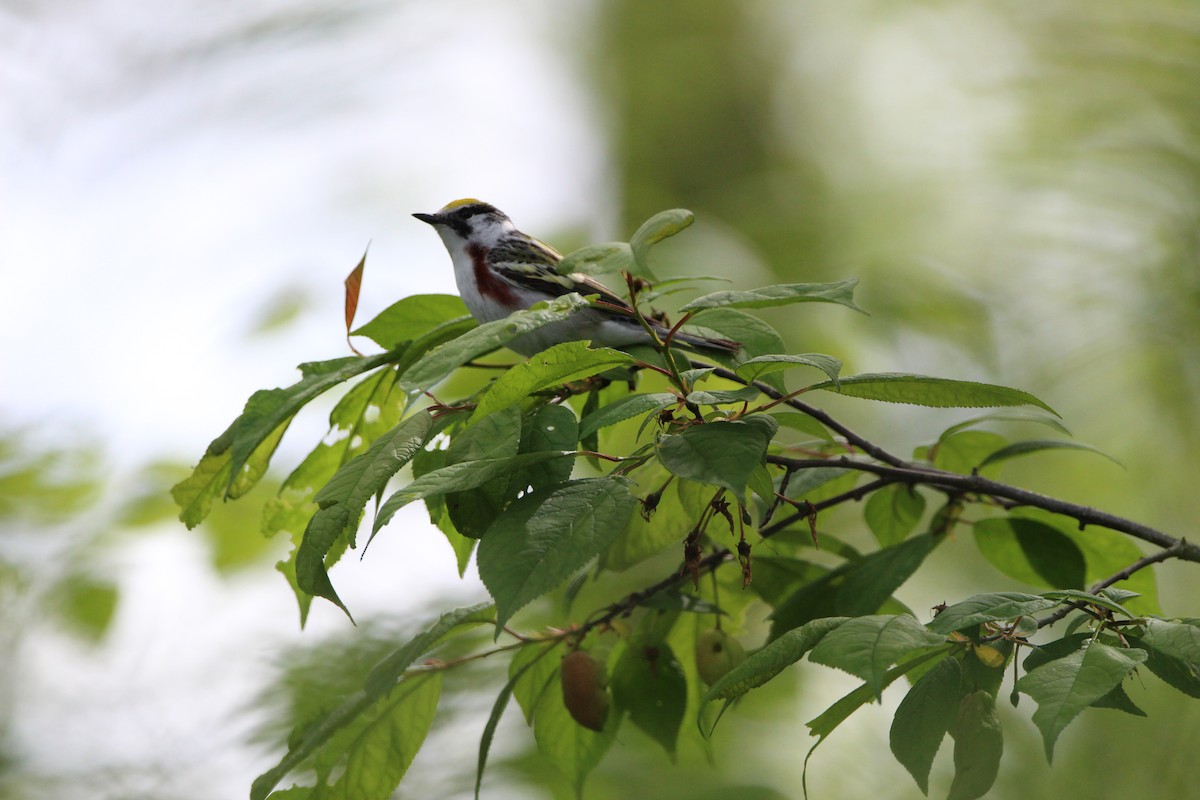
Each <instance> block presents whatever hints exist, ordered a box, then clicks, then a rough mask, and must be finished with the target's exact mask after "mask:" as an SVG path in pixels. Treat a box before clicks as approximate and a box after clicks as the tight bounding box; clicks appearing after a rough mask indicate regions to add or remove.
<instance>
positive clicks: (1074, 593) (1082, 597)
mask: <svg viewBox="0 0 1200 800" xmlns="http://www.w3.org/2000/svg"><path fill="white" fill-rule="evenodd" d="M1042 596H1043V597H1048V598H1050V599H1051V600H1073V601H1074V602H1076V603H1083V604H1091V605H1096V606H1100V607H1101V608H1107V609H1108V610H1109V611H1115V612H1116V613H1118V614H1120V615H1122V616H1124V617H1126V618H1128V619H1134V618H1136V617H1137V615H1136V614H1134V613H1133V612H1132V611H1130V610H1129V609H1127V608H1125V606H1123V605H1121V604H1120V603H1118V602H1117V601H1115V600H1113V599H1111V598H1109V597H1105V596H1104V595H1099V594H1092V593H1091V592H1084V591H1081V590H1079V589H1059V590H1055V591H1050V592H1042Z"/></svg>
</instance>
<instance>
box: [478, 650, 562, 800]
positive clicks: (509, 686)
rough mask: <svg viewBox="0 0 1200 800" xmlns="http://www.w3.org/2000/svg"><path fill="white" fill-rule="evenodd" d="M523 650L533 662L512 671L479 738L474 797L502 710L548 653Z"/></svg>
mask: <svg viewBox="0 0 1200 800" xmlns="http://www.w3.org/2000/svg"><path fill="white" fill-rule="evenodd" d="M525 650H527V651H530V652H533V653H534V654H535V655H534V658H533V660H529V661H525V662H524V663H522V664H521V665H520V666H519V667H517V668H516V669H515V670H513V671H512V675H511V677H510V678H509V679H508V683H506V684H504V688H502V689H501V690H500V694H498V695H496V702H495V703H493V704H492V713H491V714H489V715H488V720H487V724H485V725H484V726H483V735H482V736H481V737H480V738H479V759H478V761H477V762H476V767H475V797H476V800H478V798H479V790H480V789H481V788H482V787H483V768H484V767H485V766H487V757H488V751H489V750H491V748H492V739H493V738H495V735H496V727H497V726H498V725H499V724H500V718H501V717H502V716H504V709H506V708H508V701H509V698H511V697H512V693H513V687H515V686H516V685H517V683H518V682H519V681H520V680H521V678H523V677H524V676H525V673H526V672H528V671H529V670H530V669H531V668H532V667H533V666H534V665H535V664H536V663H537V662H538V661H539V660H540V659H541V658H542V657H543V656H545V655H546V654H547V653H549V652H550V650H548V649H546V648H540V649H537V648H533V647H527V648H525Z"/></svg>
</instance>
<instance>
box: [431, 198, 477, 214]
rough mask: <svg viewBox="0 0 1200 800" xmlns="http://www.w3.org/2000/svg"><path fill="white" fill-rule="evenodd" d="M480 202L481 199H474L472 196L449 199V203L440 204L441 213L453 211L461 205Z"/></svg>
mask: <svg viewBox="0 0 1200 800" xmlns="http://www.w3.org/2000/svg"><path fill="white" fill-rule="evenodd" d="M482 202H483V201H482V200H476V199H475V198H474V197H463V198H461V199H458V200H451V201H450V202H449V203H446V205H444V206H442V210H441V213H443V214H445V213H446V212H448V211H453V210H454V209H456V208H462V207H463V206H469V205H474V204H476V203H482Z"/></svg>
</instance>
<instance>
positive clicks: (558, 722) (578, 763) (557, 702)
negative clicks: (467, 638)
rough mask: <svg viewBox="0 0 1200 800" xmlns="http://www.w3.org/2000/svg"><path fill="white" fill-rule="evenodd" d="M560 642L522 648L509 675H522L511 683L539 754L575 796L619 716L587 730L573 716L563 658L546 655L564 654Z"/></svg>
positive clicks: (608, 742) (607, 743) (612, 736)
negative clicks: (565, 701) (566, 697)
mask: <svg viewBox="0 0 1200 800" xmlns="http://www.w3.org/2000/svg"><path fill="white" fill-rule="evenodd" d="M565 651H566V647H565V645H564V644H563V642H562V640H561V639H560V640H555V641H553V642H551V643H550V644H549V645H542V646H538V645H533V646H527V647H522V648H521V649H520V650H519V651H518V652H517V654H516V655H515V656H513V660H512V663H511V664H510V665H509V668H508V674H509V677H510V678H511V677H514V676H517V675H518V673H519V672H523V673H524V674H522V675H520V676H519V678H518V680H517V681H516V683H515V684H514V685H513V697H515V698H516V699H517V703H519V704H520V706H521V711H522V712H523V713H524V714H525V721H526V722H527V723H529V724H530V725H532V726H533V737H534V741H535V742H537V746H538V751H539V752H540V753H541V754H542V755H543V756H544V757H545V758H546V760H547V761H549V762H550V763H551V764H553V765H554V766H555V767H556V768H557V769H558V770H559V772H561V773H562V774H563V776H564V777H565V778H566V779H567V781H568V782H569V783H570V784H571V787H572V788H573V789H574V790H575V793H576V795H578V794H579V793H580V791H581V789H582V787H583V781H584V778H586V777H587V774H588V773H589V772H590V771H591V770H592V769H593V768H594V767H595V766H596V765H597V764H599V763H600V759H601V758H603V756H604V753H605V752H606V751H607V750H608V748H609V747H610V746H611V745H612V743H613V741H614V740H615V739H616V735H617V730H618V728H619V727H620V723H621V719H622V718H623V715H621V714H609V715H608V721H607V723H606V724H605V726H604V730H603V731H601V732H599V733H597V732H595V731H591V730H588V729H587V728H585V727H583V726H582V725H580V724H579V723H577V722H575V720H574V719H572V718H571V715H570V713H569V712H568V711H567V709H566V706H564V705H563V700H562V674H561V671H560V667H561V663H562V659H561V657H559V658H553V657H550V654H553V653H555V652H560V653H562V655H565V654H566V652H565Z"/></svg>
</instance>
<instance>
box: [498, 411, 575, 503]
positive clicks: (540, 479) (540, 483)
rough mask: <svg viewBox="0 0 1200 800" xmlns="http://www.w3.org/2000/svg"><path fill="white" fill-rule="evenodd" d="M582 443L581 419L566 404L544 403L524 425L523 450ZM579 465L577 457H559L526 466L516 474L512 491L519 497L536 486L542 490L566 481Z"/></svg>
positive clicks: (541, 450) (560, 448)
mask: <svg viewBox="0 0 1200 800" xmlns="http://www.w3.org/2000/svg"><path fill="white" fill-rule="evenodd" d="M578 442H579V420H577V419H576V418H575V412H574V411H572V410H571V408H570V407H569V406H566V405H547V406H542V407H541V408H539V409H538V410H537V411H535V412H534V413H533V415H532V416H531V417H529V418H527V419H526V422H525V425H523V426H522V428H521V452H522V453H546V452H566V451H568V450H573V449H574V448H575V446H576V445H577V444H578ZM574 467H575V459H574V458H570V457H567V458H561V459H559V458H555V459H552V460H550V461H544V462H542V463H540V464H534V465H532V466H529V467H526V468H525V469H524V470H521V471H520V472H518V473H516V474H514V475H513V477H512V479H511V480H510V481H509V491H510V492H511V493H512V494H513V495H514V496H515V495H516V494H517V493H519V492H523V491H525V489H526V488H528V487H530V486H532V487H533V488H535V489H541V488H544V487H548V486H557V485H558V484H560V483H566V482H567V481H568V480H570V478H571V472H572V471H573V469H574Z"/></svg>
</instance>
